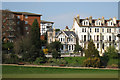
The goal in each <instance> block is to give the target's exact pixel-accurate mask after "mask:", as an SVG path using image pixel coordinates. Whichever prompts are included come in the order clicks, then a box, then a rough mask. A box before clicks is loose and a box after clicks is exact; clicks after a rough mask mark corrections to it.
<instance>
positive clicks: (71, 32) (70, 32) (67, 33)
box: [64, 31, 76, 37]
mask: <svg viewBox="0 0 120 80" xmlns="http://www.w3.org/2000/svg"><path fill="white" fill-rule="evenodd" d="M64 33H65V34H66V35H67V36H70V35H71V34H72V35H73V36H75V37H76V34H75V33H74V32H73V31H64Z"/></svg>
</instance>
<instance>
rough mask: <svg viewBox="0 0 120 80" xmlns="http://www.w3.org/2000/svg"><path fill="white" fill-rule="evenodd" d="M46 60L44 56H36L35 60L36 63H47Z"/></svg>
mask: <svg viewBox="0 0 120 80" xmlns="http://www.w3.org/2000/svg"><path fill="white" fill-rule="evenodd" d="M45 62H46V59H44V58H43V57H39V58H36V60H35V62H34V63H35V64H41V63H45Z"/></svg>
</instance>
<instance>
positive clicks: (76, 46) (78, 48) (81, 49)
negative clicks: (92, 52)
mask: <svg viewBox="0 0 120 80" xmlns="http://www.w3.org/2000/svg"><path fill="white" fill-rule="evenodd" d="M79 51H81V56H83V48H82V47H81V46H80V45H79V43H78V41H76V45H75V50H74V52H75V53H76V52H77V53H79Z"/></svg>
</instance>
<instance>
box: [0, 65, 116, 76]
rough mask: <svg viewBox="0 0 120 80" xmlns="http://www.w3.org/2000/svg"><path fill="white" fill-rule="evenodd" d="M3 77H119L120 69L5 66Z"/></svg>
mask: <svg viewBox="0 0 120 80" xmlns="http://www.w3.org/2000/svg"><path fill="white" fill-rule="evenodd" d="M2 70H3V78H117V77H118V70H107V69H72V68H50V67H24V66H6V65H4V66H3V69H2Z"/></svg>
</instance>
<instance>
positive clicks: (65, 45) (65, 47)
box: [56, 31, 76, 53]
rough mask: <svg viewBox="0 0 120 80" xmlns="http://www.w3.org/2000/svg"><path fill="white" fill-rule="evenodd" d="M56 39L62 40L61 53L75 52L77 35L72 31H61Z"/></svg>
mask: <svg viewBox="0 0 120 80" xmlns="http://www.w3.org/2000/svg"><path fill="white" fill-rule="evenodd" d="M56 39H57V40H58V41H60V42H61V44H62V48H61V53H73V52H74V49H75V44H76V35H75V34H74V33H73V32H72V31H60V32H59V33H58V34H57V35H56Z"/></svg>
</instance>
